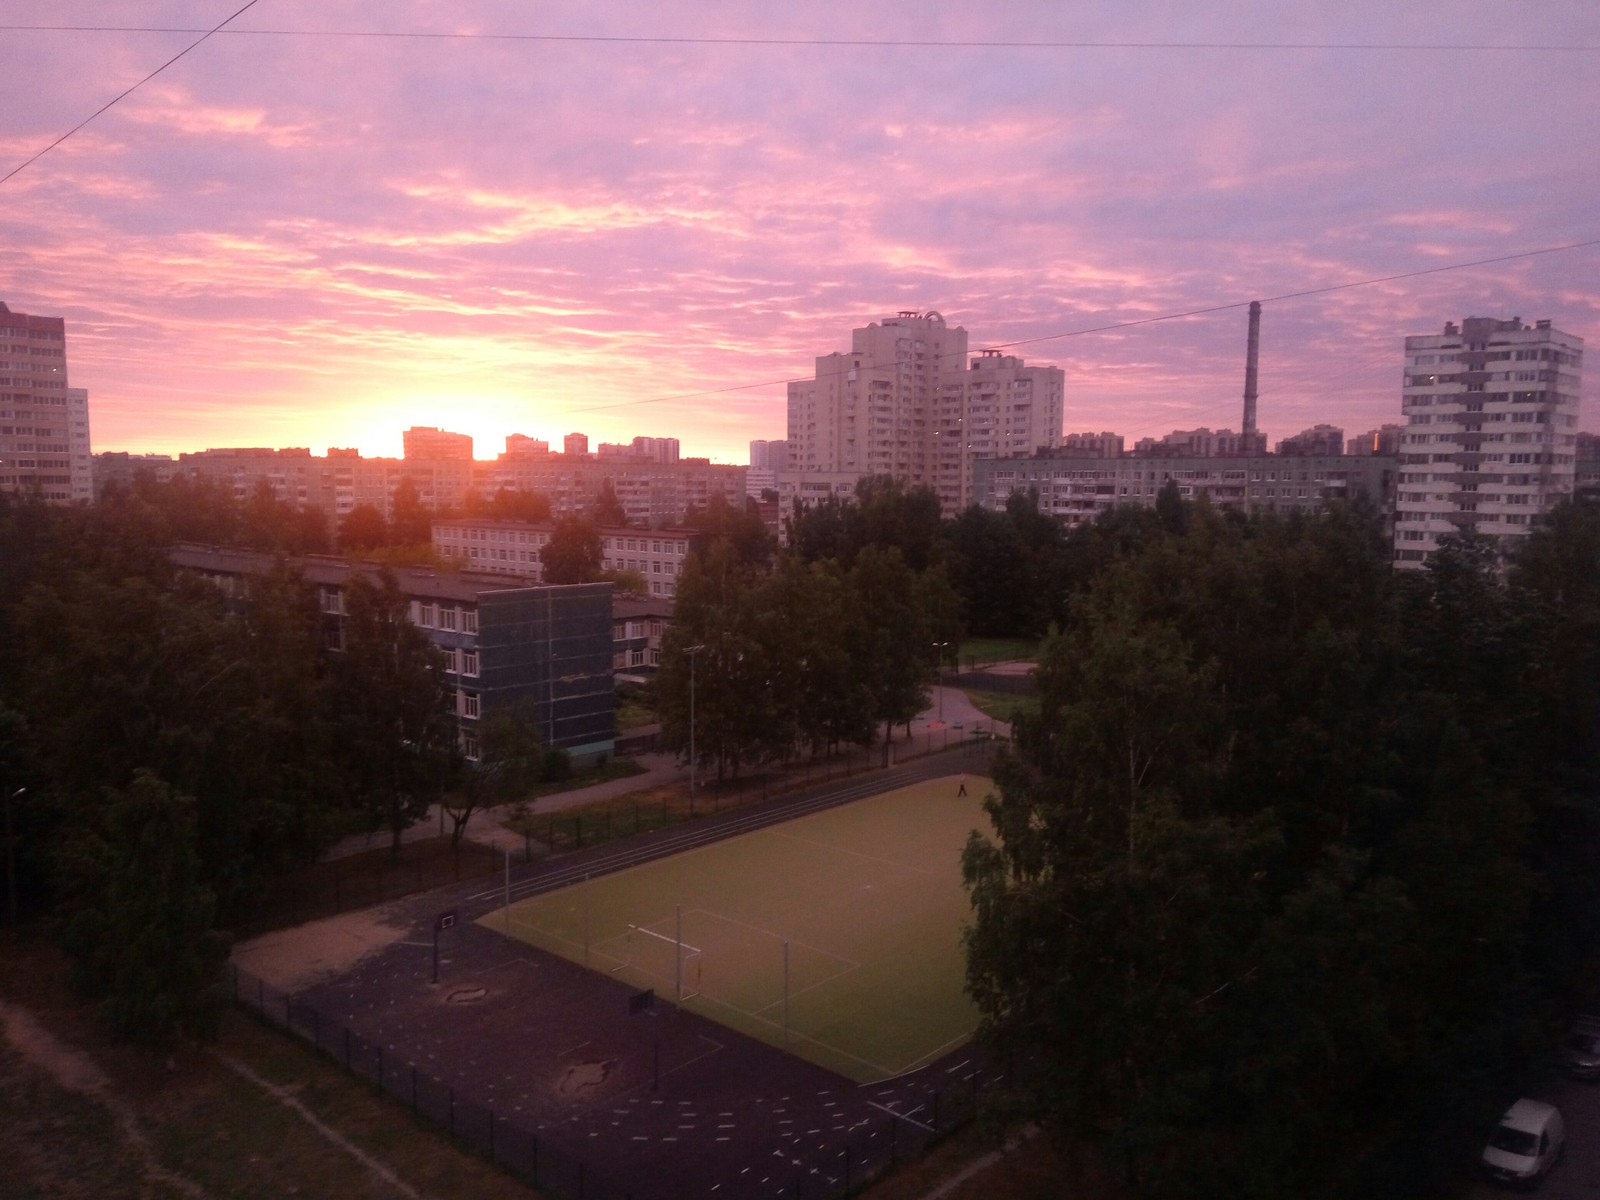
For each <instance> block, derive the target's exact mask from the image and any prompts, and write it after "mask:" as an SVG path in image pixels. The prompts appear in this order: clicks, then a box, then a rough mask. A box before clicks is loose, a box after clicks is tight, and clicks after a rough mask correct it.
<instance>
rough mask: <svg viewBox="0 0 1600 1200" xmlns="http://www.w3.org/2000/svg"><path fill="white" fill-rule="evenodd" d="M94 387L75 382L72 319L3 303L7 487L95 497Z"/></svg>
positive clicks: (2, 469)
mask: <svg viewBox="0 0 1600 1200" xmlns="http://www.w3.org/2000/svg"><path fill="white" fill-rule="evenodd" d="M93 473H94V467H93V460H92V459H91V458H90V456H89V393H88V392H86V391H84V390H83V389H81V388H68V387H67V334H66V322H65V321H63V320H62V319H61V318H60V317H33V316H29V315H28V314H26V313H14V312H12V311H11V310H10V309H9V308H7V307H6V306H5V304H4V303H0V491H5V492H23V493H28V494H31V495H36V496H38V497H39V498H41V499H43V500H47V501H49V502H51V503H54V504H71V503H72V502H73V501H75V500H84V501H87V500H90V499H92V498H93V487H94V483H93Z"/></svg>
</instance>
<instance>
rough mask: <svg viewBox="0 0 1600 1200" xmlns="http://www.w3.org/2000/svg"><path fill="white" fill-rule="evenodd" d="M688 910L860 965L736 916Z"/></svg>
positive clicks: (855, 966) (695, 909) (778, 940)
mask: <svg viewBox="0 0 1600 1200" xmlns="http://www.w3.org/2000/svg"><path fill="white" fill-rule="evenodd" d="M689 912H691V913H699V914H700V915H701V916H703V917H710V918H711V919H712V920H713V921H725V922H726V923H727V924H729V925H738V926H741V927H743V928H745V929H750V930H753V931H754V932H756V933H759V934H760V935H761V936H762V937H767V938H771V939H772V940H773V941H774V942H778V943H782V942H788V943H789V944H790V945H791V946H800V947H802V948H803V949H806V950H809V951H811V952H812V953H813V954H820V955H821V956H822V957H823V958H831V959H833V960H834V961H835V962H842V963H847V964H848V965H849V967H850V968H851V969H855V968H857V967H859V966H861V964H860V963H858V962H856V960H855V959H853V958H846V957H845V956H844V955H843V954H835V953H834V952H833V951H831V950H824V949H823V948H822V947H821V946H813V945H812V944H811V943H810V942H802V941H798V940H797V939H795V938H786V937H784V936H783V935H782V934H781V933H774V932H773V931H772V930H770V929H764V928H762V927H761V926H760V925H752V924H750V922H749V921H741V920H739V918H737V917H730V916H727V915H726V914H724V913H719V912H713V911H712V910H711V909H709V908H691V909H690V910H689Z"/></svg>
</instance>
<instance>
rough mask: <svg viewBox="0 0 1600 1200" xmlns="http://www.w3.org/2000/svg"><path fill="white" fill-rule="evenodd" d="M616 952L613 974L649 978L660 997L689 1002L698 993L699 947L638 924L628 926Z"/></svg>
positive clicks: (700, 958) (699, 979)
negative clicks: (631, 972) (628, 970)
mask: <svg viewBox="0 0 1600 1200" xmlns="http://www.w3.org/2000/svg"><path fill="white" fill-rule="evenodd" d="M616 950H617V951H620V953H619V954H618V956H617V957H618V959H619V961H618V964H617V965H616V966H615V967H613V968H611V971H612V974H616V973H617V972H618V971H621V970H622V969H623V968H624V967H627V968H631V969H632V970H634V971H636V972H638V973H639V974H641V975H645V976H648V977H649V978H650V980H652V981H653V982H654V983H655V984H656V990H657V991H658V992H660V993H661V995H662V996H663V997H677V998H678V999H681V1000H689V999H692V998H693V997H695V996H698V995H699V994H700V981H701V970H702V967H703V964H704V960H703V959H702V957H701V953H700V948H699V947H698V946H691V945H690V944H689V943H688V942H680V941H678V940H677V939H676V938H673V937H669V936H667V935H666V934H664V933H657V932H655V930H653V929H645V928H644V927H643V926H640V925H629V926H628V931H627V933H625V934H623V935H622V938H621V945H620V946H617V947H616ZM680 987H681V988H682V991H681V992H680V991H679V988H680Z"/></svg>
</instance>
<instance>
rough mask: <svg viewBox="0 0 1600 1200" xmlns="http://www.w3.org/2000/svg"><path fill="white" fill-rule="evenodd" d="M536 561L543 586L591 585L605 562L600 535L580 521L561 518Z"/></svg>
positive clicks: (592, 525)
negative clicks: (540, 571) (541, 569)
mask: <svg viewBox="0 0 1600 1200" xmlns="http://www.w3.org/2000/svg"><path fill="white" fill-rule="evenodd" d="M539 561H540V562H541V563H543V564H544V581H545V582H546V583H593V582H594V581H595V580H596V579H598V578H600V568H601V564H602V563H604V562H605V547H604V545H603V544H602V542H601V540H600V531H599V530H598V529H596V528H595V527H594V523H593V522H592V521H586V520H584V518H582V517H576V516H567V517H562V518H561V520H559V521H557V522H556V527H555V529H554V530H553V531H552V532H551V534H550V540H549V541H548V542H546V543H545V545H544V548H543V549H541V550H540V551H539Z"/></svg>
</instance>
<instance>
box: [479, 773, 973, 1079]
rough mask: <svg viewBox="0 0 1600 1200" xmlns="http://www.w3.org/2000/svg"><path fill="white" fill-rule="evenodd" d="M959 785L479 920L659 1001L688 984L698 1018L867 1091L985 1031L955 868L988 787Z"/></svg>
mask: <svg viewBox="0 0 1600 1200" xmlns="http://www.w3.org/2000/svg"><path fill="white" fill-rule="evenodd" d="M958 783H959V779H958V777H956V776H949V777H947V778H944V779H937V780H932V781H929V782H924V783H918V784H914V785H912V786H911V787H906V788H901V789H900V790H898V791H894V792H887V793H885V794H883V795H881V796H874V797H872V798H870V799H867V800H860V801H857V802H855V803H853V804H849V805H846V806H844V807H841V808H835V809H830V810H828V811H826V812H821V813H816V814H814V815H812V816H808V817H801V818H799V819H797V820H794V821H789V822H787V823H785V824H782V825H774V826H772V827H770V828H768V829H763V830H759V831H757V832H755V833H747V834H744V835H742V836H739V837H736V838H731V839H729V840H727V841H723V842H718V843H716V844H714V845H710V846H705V847H701V848H699V849H695V850H689V851H686V852H684V853H683V854H679V855H676V856H674V857H672V858H666V859H661V860H659V861H657V862H653V863H649V864H647V865H645V866H641V867H634V868H632V869H630V870H627V871H621V872H618V873H617V874H614V875H607V876H604V877H602V878H599V879H595V880H593V881H591V882H587V883H583V884H578V885H576V886H574V887H570V888H565V889H563V890H561V891H559V892H551V893H549V894H547V895H544V896H538V897H535V898H533V899H531V900H524V901H521V902H520V903H517V904H513V905H512V906H511V909H510V912H509V914H507V913H506V912H504V911H503V910H501V911H497V912H494V913H491V914H490V915H488V916H486V917H484V918H483V919H482V921H481V924H483V925H485V926H487V927H488V928H491V929H495V930H499V931H502V932H509V933H510V934H511V935H512V936H514V937H517V938H521V939H522V940H524V941H527V942H529V943H531V944H533V945H535V946H538V947H540V948H542V949H545V950H549V951H551V952H553V953H556V954H560V955H562V956H564V957H566V958H569V959H572V960H573V961H575V962H579V963H587V965H588V966H590V967H591V968H592V969H594V970H597V971H605V972H608V973H610V974H612V975H613V976H614V977H615V978H617V979H620V980H623V981H624V982H626V983H628V984H629V985H631V986H633V987H636V988H654V989H655V991H656V994H657V996H658V998H659V1001H666V1002H671V1001H672V1000H674V999H675V998H676V997H677V996H678V994H679V990H680V987H681V991H682V994H683V996H684V1000H683V1005H684V1007H685V1008H686V1009H689V1010H690V1011H693V1012H697V1013H700V1014H701V1015H703V1016H706V1017H709V1018H711V1019H712V1020H715V1021H719V1022H721V1023H722V1024H724V1025H727V1026H729V1027H730V1028H733V1029H737V1030H739V1031H740V1032H742V1033H746V1034H749V1035H751V1036H753V1037H756V1038H760V1039H761V1040H762V1041H765V1042H768V1043H770V1044H772V1045H775V1046H784V1045H785V1044H786V1040H787V1047H788V1049H789V1050H791V1051H792V1052H793V1053H795V1054H797V1055H800V1056H801V1057H803V1058H807V1059H809V1060H811V1061H812V1062H815V1063H817V1064H818V1065H820V1066H823V1067H826V1068H828V1069H829V1070H833V1071H837V1072H838V1073H840V1074H841V1075H844V1076H847V1077H848V1078H850V1079H853V1080H855V1081H857V1082H862V1083H865V1082H870V1081H874V1080H879V1079H886V1078H889V1077H891V1076H894V1075H898V1074H901V1073H903V1072H905V1071H909V1070H912V1069H914V1068H916V1067H919V1066H922V1065H923V1064H925V1063H927V1062H930V1061H932V1060H933V1059H934V1058H936V1057H938V1056H939V1055H940V1054H942V1053H944V1052H945V1051H947V1050H950V1049H953V1048H954V1047H956V1046H958V1045H960V1044H961V1043H962V1042H964V1041H965V1040H967V1039H968V1038H969V1037H971V1036H972V1032H973V1030H974V1029H976V1028H977V1023H978V1014H977V1010H976V1009H975V1008H974V1007H973V1005H972V1003H971V1001H970V1000H968V999H967V997H966V994H965V993H964V991H963V990H962V980H963V969H964V968H963V957H962V952H961V928H962V924H963V922H965V921H966V920H967V918H968V915H969V913H970V908H969V906H968V903H967V896H966V892H965V891H964V890H963V888H962V886H961V866H960V856H961V847H962V846H963V845H964V844H965V842H966V839H967V834H968V832H969V831H971V830H973V829H978V828H986V827H987V823H986V819H985V817H984V815H983V812H982V808H981V803H982V797H983V795H984V793H985V792H986V791H987V790H988V789H989V786H990V784H989V781H988V780H987V779H980V778H976V777H970V776H969V777H968V778H967V792H968V795H967V796H965V797H958V796H957V795H956V792H957V787H958ZM508 916H509V921H508ZM680 943H681V947H682V948H681V951H680V948H679V947H680ZM785 946H787V952H786V951H785ZM786 958H787V1004H786V1003H785V974H786V969H785V959H786ZM786 1027H787V1028H786Z"/></svg>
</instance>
